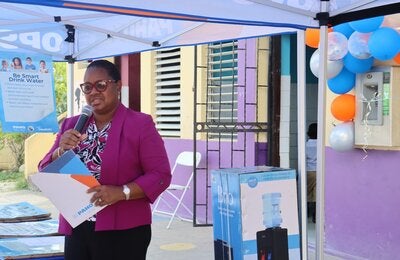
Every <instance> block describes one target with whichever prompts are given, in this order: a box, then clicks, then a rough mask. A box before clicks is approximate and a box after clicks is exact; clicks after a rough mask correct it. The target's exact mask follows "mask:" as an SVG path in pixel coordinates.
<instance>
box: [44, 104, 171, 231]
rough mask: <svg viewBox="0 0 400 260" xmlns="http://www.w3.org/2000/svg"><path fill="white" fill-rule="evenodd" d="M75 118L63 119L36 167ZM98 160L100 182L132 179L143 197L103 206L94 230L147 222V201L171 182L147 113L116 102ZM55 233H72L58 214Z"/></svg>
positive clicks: (161, 145)
mask: <svg viewBox="0 0 400 260" xmlns="http://www.w3.org/2000/svg"><path fill="white" fill-rule="evenodd" d="M78 117H79V116H75V117H71V118H67V119H65V120H64V122H63V124H62V126H61V129H60V131H59V133H58V134H57V137H56V140H55V142H54V145H53V146H52V147H51V149H50V151H49V152H48V153H47V154H46V156H45V157H44V158H43V159H42V160H41V161H40V162H39V166H38V168H39V170H41V169H43V167H45V166H46V165H47V164H49V163H50V162H51V155H52V153H53V151H54V150H55V149H57V147H58V144H59V141H60V137H61V134H62V133H64V132H65V131H66V130H68V129H71V128H73V127H74V126H75V123H76V122H77V121H78ZM101 159H102V166H101V174H100V179H99V182H100V183H101V184H109V185H120V186H122V185H123V184H126V183H129V182H132V181H134V182H135V183H136V184H137V185H138V186H139V187H140V188H142V190H143V191H144V193H145V194H146V197H145V198H142V199H134V200H127V201H119V202H117V203H115V204H112V205H109V206H107V207H105V208H104V209H103V210H101V211H100V212H98V213H97V215H96V231H100V230H122V229H129V228H133V227H137V226H142V225H146V224H151V208H150V203H153V202H154V201H155V200H156V198H157V197H158V196H159V195H160V194H161V193H162V192H163V191H164V190H165V189H166V188H167V187H168V185H169V184H170V182H171V168H170V165H169V161H168V157H167V153H166V151H165V147H164V142H163V140H162V138H161V136H160V135H159V133H158V132H157V130H156V128H155V126H154V122H153V120H152V118H151V116H149V115H147V114H144V113H140V112H135V111H133V110H131V109H128V108H126V107H125V106H124V105H122V104H120V105H119V106H118V108H117V111H116V113H115V115H114V117H113V119H112V123H111V129H110V130H109V133H108V139H107V144H106V147H105V150H104V152H103V154H102V156H101ZM65 199H68V196H65ZM59 232H60V233H61V234H66V235H68V234H71V232H72V227H71V226H70V225H69V224H68V222H67V221H66V220H65V219H64V218H63V217H62V216H61V215H60V223H59Z"/></svg>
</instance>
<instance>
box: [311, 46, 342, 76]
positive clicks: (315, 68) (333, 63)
mask: <svg viewBox="0 0 400 260" xmlns="http://www.w3.org/2000/svg"><path fill="white" fill-rule="evenodd" d="M310 69H311V72H312V73H313V74H314V76H315V77H317V78H318V72H319V49H316V50H315V51H314V53H313V54H312V55H311V58H310ZM342 69H343V60H328V61H327V69H326V77H327V78H328V79H331V78H334V77H336V76H337V75H338V74H339V73H340V72H341V71H342Z"/></svg>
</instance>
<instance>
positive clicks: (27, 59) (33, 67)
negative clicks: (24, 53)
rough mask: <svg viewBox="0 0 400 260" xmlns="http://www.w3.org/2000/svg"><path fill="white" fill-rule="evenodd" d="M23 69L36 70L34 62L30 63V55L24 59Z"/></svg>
mask: <svg viewBox="0 0 400 260" xmlns="http://www.w3.org/2000/svg"><path fill="white" fill-rule="evenodd" d="M25 62H26V64H25V69H26V70H36V66H35V64H33V63H32V58H31V57H26V59H25Z"/></svg>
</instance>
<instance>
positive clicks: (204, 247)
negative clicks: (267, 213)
mask: <svg viewBox="0 0 400 260" xmlns="http://www.w3.org/2000/svg"><path fill="white" fill-rule="evenodd" d="M1 187H2V186H1V185H0V192H1V196H0V205H2V204H11V203H17V202H23V201H26V202H29V203H31V204H33V205H35V206H37V207H40V208H42V209H44V210H47V211H48V212H50V213H51V216H52V218H57V217H58V211H57V209H56V208H55V207H54V206H53V204H52V203H51V202H50V201H49V200H48V199H47V198H46V197H45V196H43V195H42V194H41V193H40V192H39V191H32V190H19V191H10V187H8V188H1ZM153 220H154V221H153V225H152V232H153V236H152V241H151V244H150V247H149V251H148V257H147V259H149V260H158V259H165V260H187V259H190V260H208V259H210V260H211V259H214V244H213V228H212V227H193V225H192V223H190V222H186V221H181V220H179V219H176V220H174V222H173V223H172V225H171V227H170V228H169V229H167V228H166V226H167V223H168V220H169V219H168V218H167V217H165V216H161V215H156V216H154V219H153ZM308 228H309V232H308V235H309V238H308V240H309V243H310V245H311V246H310V247H309V248H310V249H309V254H308V259H315V254H314V248H313V246H312V244H314V243H315V238H314V236H315V225H314V224H313V223H311V222H309V227H308ZM324 259H327V260H337V259H341V258H338V257H333V256H329V255H326V256H325V258H324ZM216 260H219V259H216Z"/></svg>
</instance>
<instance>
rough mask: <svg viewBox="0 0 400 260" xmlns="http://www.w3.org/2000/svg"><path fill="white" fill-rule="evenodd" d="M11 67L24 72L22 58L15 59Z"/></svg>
mask: <svg viewBox="0 0 400 260" xmlns="http://www.w3.org/2000/svg"><path fill="white" fill-rule="evenodd" d="M11 67H12V68H13V69H15V70H22V69H23V67H22V61H21V58H20V57H14V58H13V59H12V63H11Z"/></svg>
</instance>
